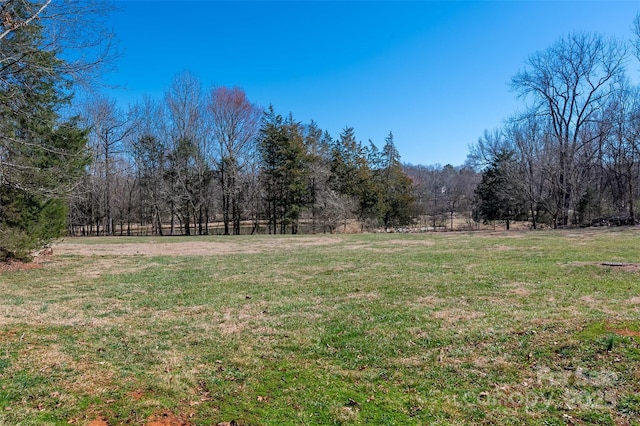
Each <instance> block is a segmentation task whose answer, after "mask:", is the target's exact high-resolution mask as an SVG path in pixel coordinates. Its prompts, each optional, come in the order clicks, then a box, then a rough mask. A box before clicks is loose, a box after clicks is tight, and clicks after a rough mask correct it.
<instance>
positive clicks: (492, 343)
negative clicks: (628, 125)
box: [0, 228, 640, 426]
mask: <svg viewBox="0 0 640 426" xmlns="http://www.w3.org/2000/svg"><path fill="white" fill-rule="evenodd" d="M638 265H640V229H638V228H635V229H628V228H627V229H616V230H605V229H602V230H575V231H561V232H560V231H559V232H552V231H543V232H513V233H484V232H483V233H430V234H421V235H398V234H384V235H383V234H369V235H319V236H254V237H251V236H247V237H197V238H196V237H192V238H180V237H175V238H170V237H165V238H162V239H161V238H153V239H152V238H87V239H71V240H67V241H64V242H62V243H60V244H57V245H55V246H54V255H53V256H50V257H47V258H46V259H44V261H43V262H42V263H41V264H40V265H39V267H35V268H30V269H23V270H11V269H10V270H5V271H1V272H0V294H1V296H0V424H11V425H13V424H22V425H31V424H33V425H36V424H38V425H40V424H65V425H66V424H76V425H87V424H91V425H94V426H97V425H107V424H108V425H118V424H134V425H135V424H138V425H142V424H147V425H192V424H193V425H196V424H213V425H217V424H223V425H231V424H237V425H281V424H301V425H303V424H308V425H315V424H354V425H372V424H375V425H392V424H395V425H411V424H441V425H445V424H467V425H478V424H513V425H520V424H539V425H553V424H558V425H562V424H599V425H631V424H640V266H638Z"/></svg>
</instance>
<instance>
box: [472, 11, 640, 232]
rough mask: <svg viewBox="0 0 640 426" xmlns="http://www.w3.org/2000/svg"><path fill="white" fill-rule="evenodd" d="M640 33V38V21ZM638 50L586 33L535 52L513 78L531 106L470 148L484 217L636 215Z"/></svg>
mask: <svg viewBox="0 0 640 426" xmlns="http://www.w3.org/2000/svg"><path fill="white" fill-rule="evenodd" d="M635 32H636V36H637V38H636V40H640V18H636V20H635ZM638 47H639V45H638V43H636V44H635V45H634V46H629V45H628V44H626V43H623V42H621V41H618V40H615V39H610V38H606V37H604V36H602V35H598V34H588V33H578V34H571V35H568V36H565V37H562V38H561V39H560V40H558V41H557V42H556V43H554V44H553V45H552V46H550V47H549V48H547V49H545V50H543V51H540V52H537V53H535V54H533V55H532V56H530V57H529V59H528V60H527V61H526V67H525V69H524V70H523V71H521V72H519V73H517V74H516V75H515V76H514V77H513V78H512V80H511V85H512V88H513V90H514V91H515V92H516V93H517V94H518V95H519V96H520V97H521V98H522V99H523V101H524V106H525V108H524V112H521V113H519V114H516V115H514V116H513V117H511V118H510V119H508V120H507V121H506V124H505V125H504V127H502V128H500V129H497V130H495V131H494V132H486V133H485V135H484V136H483V137H482V138H480V139H479V140H478V142H477V143H476V144H475V145H473V146H472V147H471V150H470V155H469V163H470V164H473V165H474V166H476V167H478V168H479V169H481V170H483V177H482V180H481V182H480V184H479V186H478V188H477V191H476V196H477V198H478V209H477V215H478V217H479V218H483V219H486V220H494V219H501V220H506V221H507V224H508V223H509V221H512V220H528V221H530V223H531V226H532V227H533V228H536V227H538V226H539V225H541V224H545V225H549V226H552V227H554V228H558V227H564V226H570V225H590V224H599V223H603V222H606V223H618V224H629V225H633V224H635V223H636V222H637V219H636V210H637V207H638V196H639V195H640V194H639V187H640V181H639V177H640V87H638V86H637V85H634V84H632V83H631V82H630V76H629V74H628V73H627V63H628V60H629V58H630V55H629V51H630V49H631V51H634V52H635V53H636V57H639V56H638V52H640V51H639V50H638V49H637V48H638Z"/></svg>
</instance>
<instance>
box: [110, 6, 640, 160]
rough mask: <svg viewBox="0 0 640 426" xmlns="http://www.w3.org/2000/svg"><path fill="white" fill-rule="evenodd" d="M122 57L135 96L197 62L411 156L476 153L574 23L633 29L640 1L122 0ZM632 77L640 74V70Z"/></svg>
mask: <svg viewBox="0 0 640 426" xmlns="http://www.w3.org/2000/svg"><path fill="white" fill-rule="evenodd" d="M116 5H117V6H118V7H119V8H120V11H118V12H116V13H113V14H112V15H110V16H109V22H110V24H111V25H112V26H113V30H114V31H115V33H116V34H117V37H118V43H119V47H120V48H121V49H122V50H123V54H122V56H121V57H120V58H119V59H118V61H117V63H116V69H115V71H113V72H111V73H110V74H108V75H107V76H105V77H106V80H107V82H108V83H109V84H111V85H116V86H118V87H119V88H118V89H109V95H110V96H113V97H115V98H116V99H118V100H119V101H120V102H121V103H122V104H123V105H126V104H128V103H130V102H135V101H136V100H139V99H141V98H142V96H143V95H149V96H151V97H154V98H158V99H160V98H162V97H163V95H164V92H165V91H166V90H167V89H168V88H169V86H170V84H171V81H172V79H173V78H174V77H175V76H176V75H177V74H179V73H181V72H183V71H189V72H191V73H193V74H195V75H196V76H198V77H199V78H200V79H201V80H202V83H203V85H204V86H205V87H209V86H213V85H216V86H229V87H232V86H239V87H242V88H243V89H244V90H245V91H246V93H247V96H248V97H249V99H250V100H251V101H252V102H254V103H257V104H259V105H261V106H264V107H266V106H268V105H269V104H273V106H274V108H275V109H276V112H278V113H280V114H282V115H287V114H289V112H291V113H292V114H293V116H294V118H296V119H297V120H299V121H303V122H309V121H310V120H312V119H313V120H315V121H316V122H317V123H318V125H319V126H320V127H321V128H322V129H325V130H328V131H329V132H330V133H331V135H332V136H333V137H334V138H337V137H338V135H339V133H340V132H341V131H342V129H344V128H345V127H346V126H350V127H353V128H354V129H355V132H356V136H357V137H358V139H359V140H361V141H363V142H365V143H366V142H367V141H368V140H369V139H371V140H372V141H373V142H374V143H375V144H377V145H378V146H382V145H383V144H384V138H385V137H386V136H387V135H388V133H389V131H392V132H393V134H394V141H395V143H396V146H397V148H398V150H399V151H400V154H401V156H402V161H404V162H408V163H413V164H425V165H426V164H442V165H444V164H447V163H449V164H452V165H461V164H462V163H464V161H465V159H466V156H467V153H468V146H469V144H471V143H474V142H475V141H476V140H477V139H478V137H480V136H481V135H482V134H483V132H484V131H485V129H487V130H492V129H494V128H496V127H499V126H501V124H502V123H503V121H504V120H505V119H506V118H508V117H509V116H511V115H512V114H513V113H515V112H516V111H517V110H519V109H521V108H522V102H521V101H519V100H518V99H516V97H515V94H514V93H513V92H511V91H510V89H509V81H510V78H511V77H512V76H513V75H514V74H515V73H516V72H518V71H519V70H520V69H522V68H523V67H524V65H525V60H526V58H527V57H528V56H529V55H531V54H533V53H535V52H536V51H538V50H543V49H545V48H546V47H548V46H549V45H551V44H552V43H553V42H555V41H556V40H557V39H558V38H560V37H561V36H562V35H565V34H568V33H570V32H576V31H585V32H600V33H603V34H605V35H607V36H612V37H618V38H621V39H624V40H630V39H631V38H632V32H631V27H632V23H633V19H634V17H635V15H636V13H637V12H638V10H640V3H639V2H631V1H626V2H615V1H590V2H581V1H564V2H556V1H535V2H521V1H495V2H494V1H485V2H464V1H450V2H436V1H425V2H418V1H413V2H379V1H378V2H366V1H354V2H329V1H318V2H311V1H285V2H269V1H260V2H247V1H234V2H216V1H153V0H138V1H117V2H116ZM629 73H630V75H631V76H632V78H633V79H634V80H635V81H638V80H639V79H637V78H636V76H638V75H640V67H638V66H637V65H636V64H635V63H634V62H630V65H629Z"/></svg>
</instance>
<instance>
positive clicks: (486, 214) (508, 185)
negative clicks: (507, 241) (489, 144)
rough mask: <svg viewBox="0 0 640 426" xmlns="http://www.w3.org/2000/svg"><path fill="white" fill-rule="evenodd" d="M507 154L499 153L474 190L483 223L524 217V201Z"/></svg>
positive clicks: (509, 156)
mask: <svg viewBox="0 0 640 426" xmlns="http://www.w3.org/2000/svg"><path fill="white" fill-rule="evenodd" d="M512 157H513V154H512V153H511V152H510V151H500V152H498V153H497V154H496V156H495V157H494V159H493V160H492V161H491V164H490V165H489V167H488V168H487V170H485V172H484V173H483V175H482V181H481V182H480V184H479V185H478V188H477V189H476V195H477V197H478V200H479V206H478V213H479V215H480V217H482V218H483V219H484V220H488V221H493V220H505V221H506V226H507V229H509V226H510V221H512V220H517V219H522V218H524V217H525V216H524V212H525V211H526V208H525V205H526V203H525V200H524V197H523V195H522V192H521V191H519V189H518V186H517V179H516V176H515V170H516V168H515V164H514V162H513V158H512Z"/></svg>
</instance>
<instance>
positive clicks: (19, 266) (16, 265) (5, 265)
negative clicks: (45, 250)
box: [0, 260, 42, 273]
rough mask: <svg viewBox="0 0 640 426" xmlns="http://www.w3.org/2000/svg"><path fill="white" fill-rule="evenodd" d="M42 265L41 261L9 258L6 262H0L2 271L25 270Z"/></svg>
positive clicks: (0, 271)
mask: <svg viewBox="0 0 640 426" xmlns="http://www.w3.org/2000/svg"><path fill="white" fill-rule="evenodd" d="M41 267H42V263H41V262H20V261H19V260H9V261H6V262H0V273H2V272H15V271H24V270H29V269H36V268H41Z"/></svg>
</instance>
